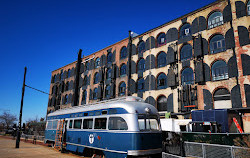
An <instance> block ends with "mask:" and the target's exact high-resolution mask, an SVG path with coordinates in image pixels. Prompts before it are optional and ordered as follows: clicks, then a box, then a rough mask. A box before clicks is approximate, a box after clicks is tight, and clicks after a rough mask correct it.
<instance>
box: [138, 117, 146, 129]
mask: <svg viewBox="0 0 250 158" xmlns="http://www.w3.org/2000/svg"><path fill="white" fill-rule="evenodd" d="M138 124H139V130H145V129H146V125H145V118H144V117H143V116H138Z"/></svg>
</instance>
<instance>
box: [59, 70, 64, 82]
mask: <svg viewBox="0 0 250 158" xmlns="http://www.w3.org/2000/svg"><path fill="white" fill-rule="evenodd" d="M63 75H64V73H63V70H61V74H60V79H61V81H62V80H63V79H64V78H63Z"/></svg>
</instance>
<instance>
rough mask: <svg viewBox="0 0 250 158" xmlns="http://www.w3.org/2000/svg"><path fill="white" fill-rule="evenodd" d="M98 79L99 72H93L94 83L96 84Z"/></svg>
mask: <svg viewBox="0 0 250 158" xmlns="http://www.w3.org/2000/svg"><path fill="white" fill-rule="evenodd" d="M98 79H99V73H98V72H97V73H95V76H94V84H97V83H98Z"/></svg>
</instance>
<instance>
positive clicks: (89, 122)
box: [83, 119, 93, 129]
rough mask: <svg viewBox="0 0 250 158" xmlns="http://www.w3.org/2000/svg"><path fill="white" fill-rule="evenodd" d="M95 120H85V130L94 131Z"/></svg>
mask: <svg viewBox="0 0 250 158" xmlns="http://www.w3.org/2000/svg"><path fill="white" fill-rule="evenodd" d="M92 127H93V119H84V120H83V129H92Z"/></svg>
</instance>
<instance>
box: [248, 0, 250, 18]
mask: <svg viewBox="0 0 250 158" xmlns="http://www.w3.org/2000/svg"><path fill="white" fill-rule="evenodd" d="M247 15H250V1H248V3H247Z"/></svg>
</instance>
